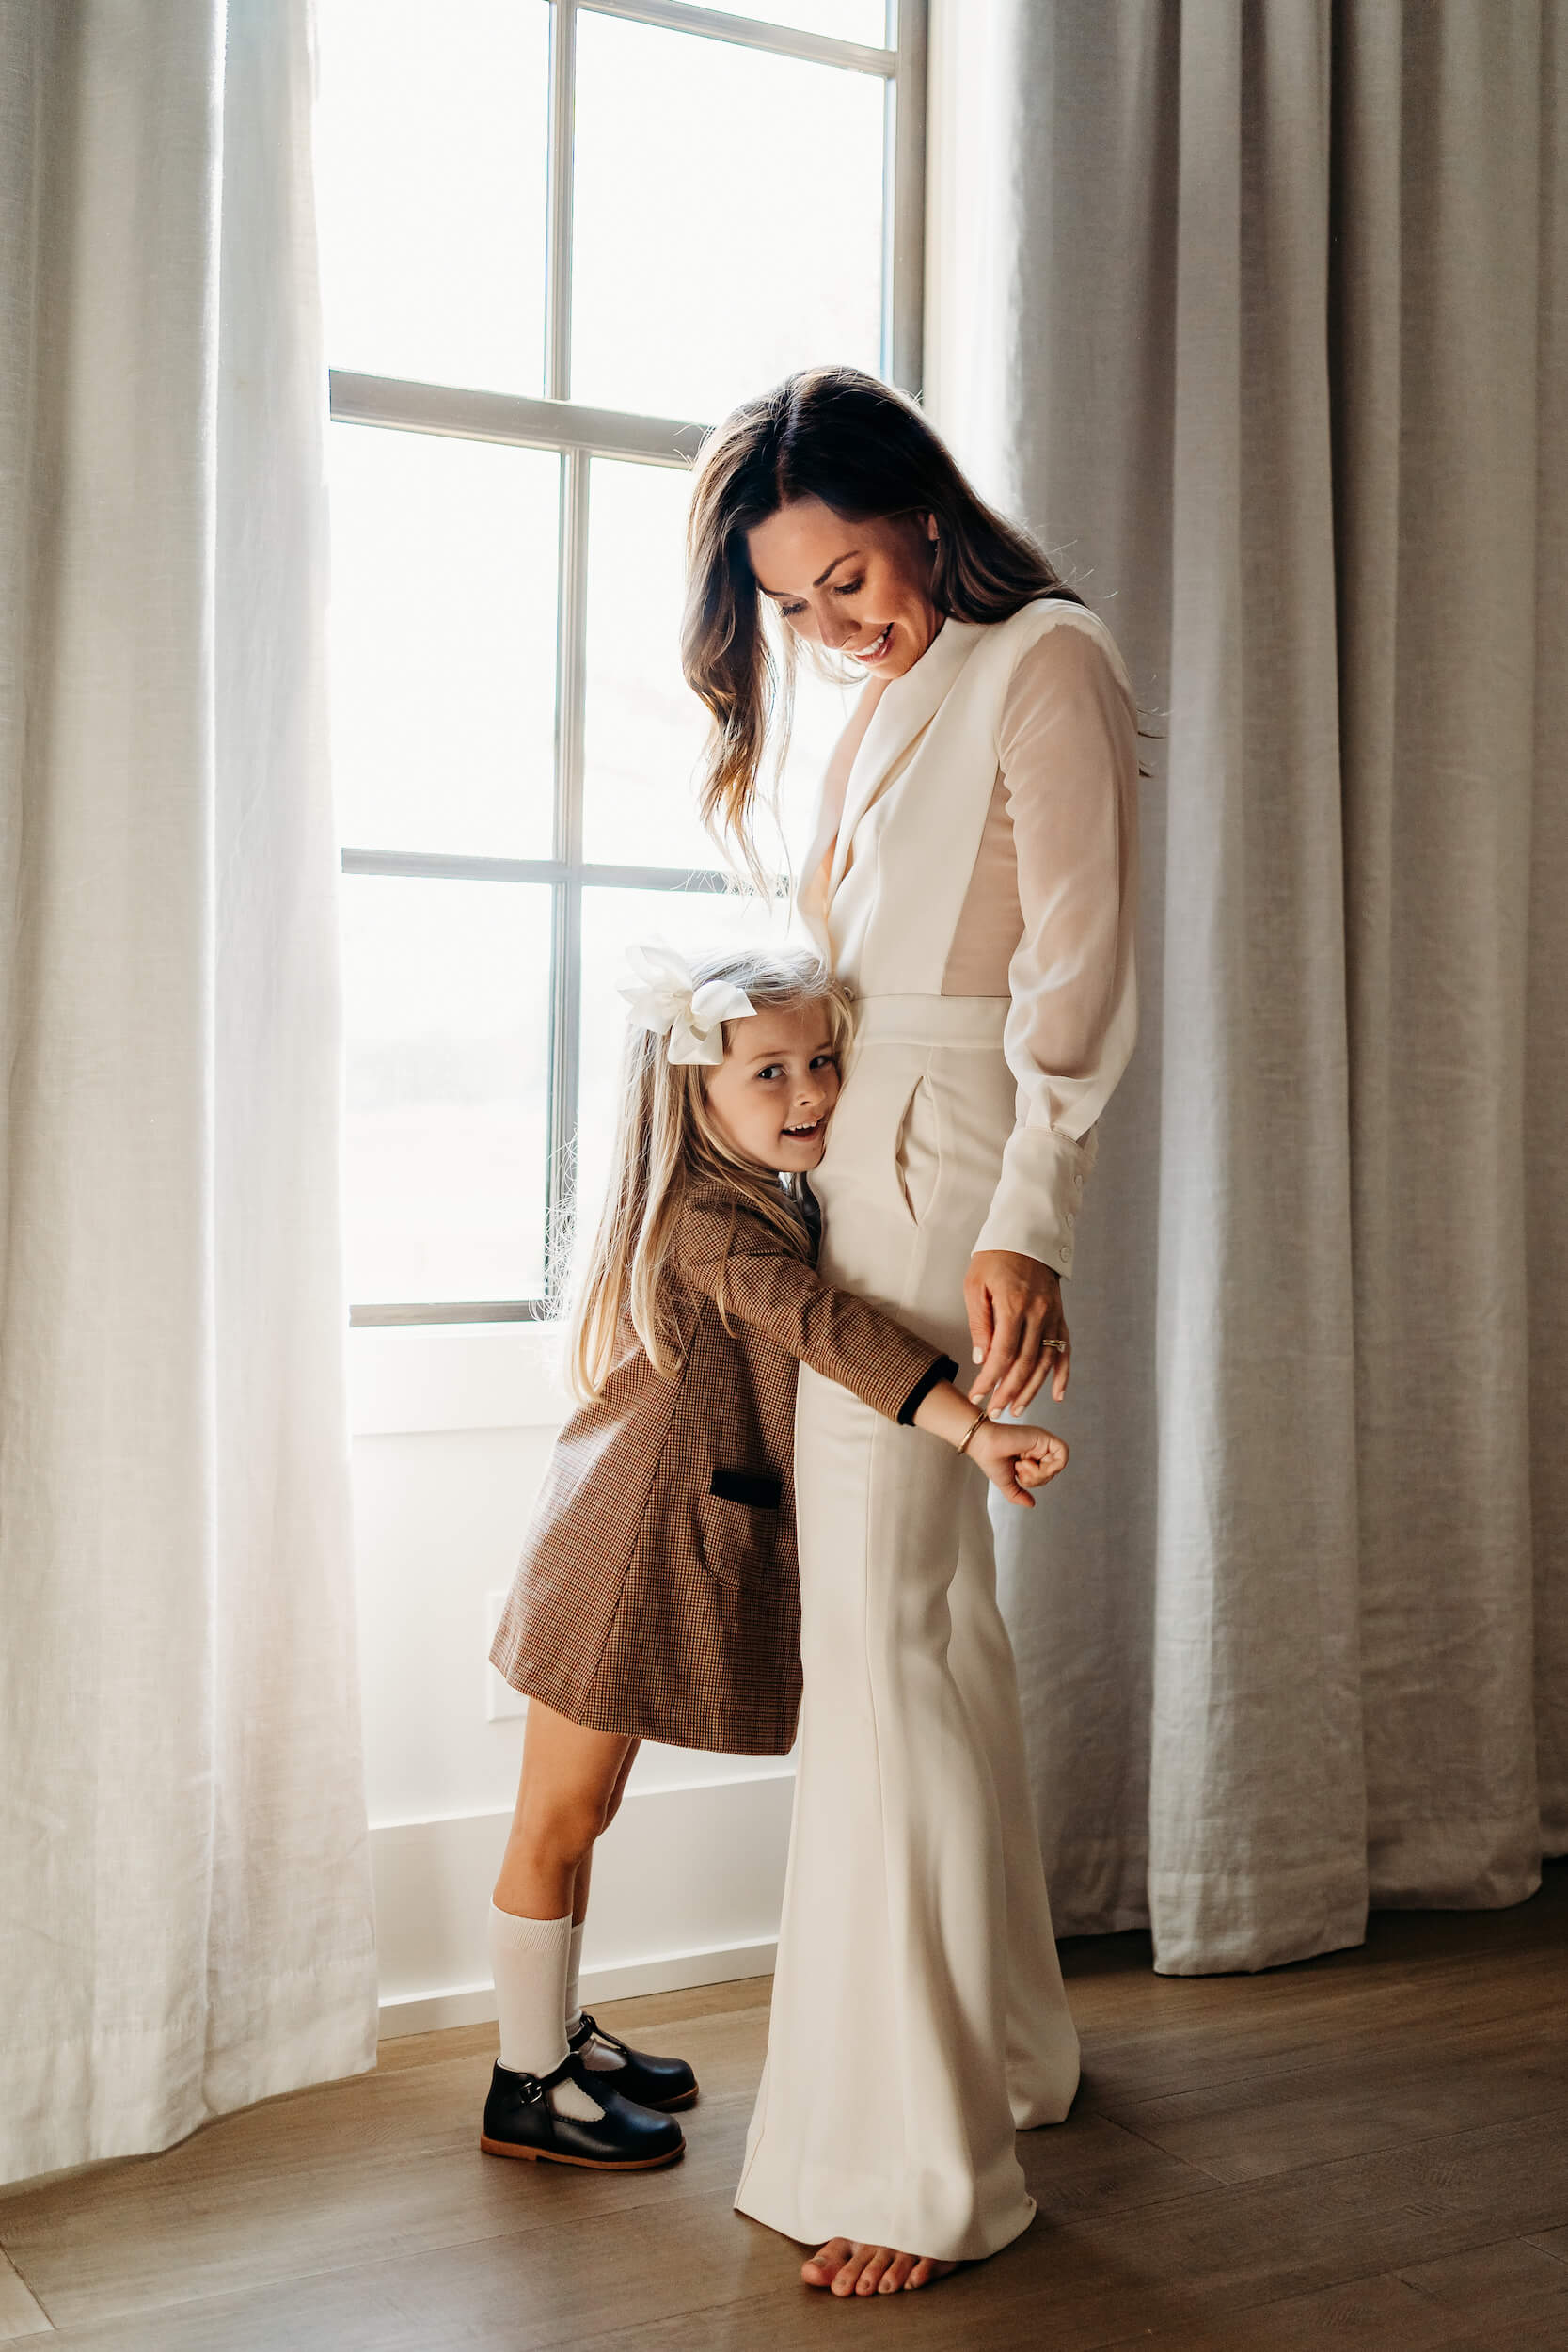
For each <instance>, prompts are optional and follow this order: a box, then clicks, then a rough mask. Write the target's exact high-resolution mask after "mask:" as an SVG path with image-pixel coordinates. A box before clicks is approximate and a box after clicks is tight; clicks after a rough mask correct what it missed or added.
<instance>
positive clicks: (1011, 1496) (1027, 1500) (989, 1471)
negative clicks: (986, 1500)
mask: <svg viewBox="0 0 1568 2352" xmlns="http://www.w3.org/2000/svg"><path fill="white" fill-rule="evenodd" d="M966 1450H967V1452H968V1453H969V1454H971V1455H972V1457H973V1458H974V1460H975V1461H976V1462H978V1463H979V1465H980V1468H981V1469H982V1470H984V1471H985V1473H986V1476H987V1477H988V1478H989V1479H990V1483H991V1485H992V1486H994V1487H995V1488H996V1490H997V1492H998V1494H1003V1495H1006V1498H1007V1501H1008V1502H1019V1503H1022V1506H1023V1508H1024V1509H1025V1510H1026V1511H1032V1510H1033V1509H1034V1507H1035V1498H1034V1496H1033V1495H1032V1494H1029V1493H1026V1492H1025V1489H1026V1488H1027V1487H1031V1486H1047V1485H1048V1484H1049V1483H1050V1481H1051V1480H1052V1479H1053V1478H1056V1477H1059V1476H1060V1475H1061V1473H1062V1471H1063V1470H1066V1468H1067V1447H1066V1445H1065V1444H1064V1443H1063V1441H1062V1439H1061V1438H1057V1437H1053V1435H1052V1433H1051V1431H1050V1430H1049V1429H1029V1428H1019V1427H1017V1426H1010V1425H1009V1424H1008V1423H1007V1422H1000V1421H988V1422H981V1424H980V1426H979V1428H978V1429H976V1431H975V1432H974V1437H973V1438H971V1439H970V1441H969V1445H968V1448H967V1449H966Z"/></svg>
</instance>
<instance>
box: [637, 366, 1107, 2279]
mask: <svg viewBox="0 0 1568 2352" xmlns="http://www.w3.org/2000/svg"><path fill="white" fill-rule="evenodd" d="M688 558H689V586H688V597H687V612H686V623H685V632H684V644H683V652H684V664H685V669H686V675H687V677H688V679H689V683H690V684H691V685H692V686H693V688H694V689H695V690H696V691H697V692H698V693H699V694H700V695H701V696H702V698H703V700H704V702H705V704H706V706H707V707H708V709H709V711H710V712H711V714H712V717H713V720H714V724H715V731H714V738H713V744H712V749H711V753H710V759H709V767H708V771H707V774H706V777H705V785H704V793H703V799H704V809H705V815H706V816H707V817H708V818H709V820H710V822H712V823H714V824H716V825H717V826H718V827H720V828H721V829H723V830H725V831H727V833H728V834H729V835H730V837H731V838H732V839H733V840H734V841H735V842H736V845H737V847H738V849H739V850H740V853H741V855H742V856H743V857H745V858H748V859H749V860H750V862H751V863H752V867H753V870H754V869H755V867H756V865H757V862H758V861H757V856H756V851H755V850H754V848H753V847H752V816H753V810H754V806H755V800H756V795H757V792H758V789H759V776H760V772H761V769H762V765H763V759H764V754H765V750H766V748H767V745H768V720H769V715H770V704H771V702H772V700H773V695H772V688H773V685H774V681H775V675H776V671H777V667H778V665H777V664H776V663H775V661H774V660H773V658H772V656H771V655H770V653H769V650H768V632H767V626H766V624H765V618H764V615H765V613H766V612H767V611H768V609H769V608H771V610H772V612H774V613H775V614H776V615H777V616H778V617H779V619H780V621H781V622H782V624H783V632H784V673H785V689H784V696H783V700H784V704H785V705H787V676H788V666H789V660H790V653H791V641H792V640H797V639H798V640H803V641H805V642H806V643H807V644H815V645H817V646H820V647H822V648H825V649H826V650H827V651H828V652H830V653H833V654H838V655H842V656H845V657H847V660H849V661H850V662H851V663H853V664H855V665H857V666H858V668H860V669H861V670H863V672H864V673H865V676H866V685H865V688H864V691H863V695H862V697H861V700H860V703H859V705H858V707H857V708H856V710H855V713H854V716H853V718H852V719H851V721H850V723H849V725H848V727H847V730H846V732H845V735H844V738H843V739H842V741H841V742H840V744H839V747H838V750H837V752H836V754H835V755H834V757H833V759H832V763H831V765H830V769H829V773H828V776H827V779H826V782H825V785H824V789H823V799H822V809H821V819H820V823H819V827H818V831H817V835H816V840H815V842H814V844H813V846H812V849H811V850H810V852H809V853H808V855H807V858H806V860H805V864H804V867H803V869H802V875H801V882H800V910H801V913H802V914H803V916H804V917H805V920H806V922H807V923H808V925H809V926H810V928H811V930H813V932H814V933H815V935H816V939H817V941H818V944H819V945H820V946H821V947H822V948H823V950H824V952H825V953H826V954H827V955H828V957H829V959H830V961H832V964H833V966H834V968H835V970H836V971H837V972H838V973H839V974H840V975H841V976H842V977H844V978H845V979H846V980H847V982H848V983H849V984H850V987H851V989H852V991H853V993H854V994H855V995H856V997H857V998H858V999H859V1006H858V1015H857V1023H856V1040H855V1046H854V1050H853V1055H852V1057H851V1060H850V1064H849V1067H848V1070H847V1073H846V1084H845V1088H844V1091H843V1095H842V1098H841V1101H840V1104H839V1108H838V1111H837V1113H836V1116H835V1122H834V1126H833V1129H832V1136H831V1138H830V1141H829V1144H828V1148H827V1153H826V1156H825V1158H824V1160H823V1162H822V1165H821V1167H820V1169H819V1170H818V1172H817V1174H816V1177H815V1178H814V1179H813V1182H814V1185H815V1188H816V1192H817V1194H818V1196H819V1198H820V1200H821V1201H822V1205H823V1208H824V1211H825V1248H824V1254H823V1271H824V1275H825V1279H828V1280H830V1281H832V1282H834V1283H837V1284H842V1285H843V1286H844V1287H846V1288H847V1289H850V1290H854V1291H859V1292H860V1293H862V1294H863V1295H864V1296H866V1297H867V1298H870V1299H871V1300H873V1301H874V1302H875V1303H876V1304H878V1305H879V1306H881V1307H884V1308H886V1309H887V1310H888V1311H890V1312H892V1313H894V1314H895V1315H897V1316H898V1317H899V1318H901V1319H902V1320H903V1321H904V1322H905V1323H907V1324H909V1325H910V1326H911V1327H913V1328H914V1329H915V1330H916V1331H918V1332H919V1333H920V1334H921V1336H922V1337H923V1338H925V1339H927V1340H929V1341H930V1342H931V1343H933V1344H935V1345H937V1346H939V1347H942V1348H943V1349H945V1350H946V1351H947V1352H948V1353H949V1354H951V1355H953V1356H955V1357H958V1358H959V1359H960V1360H962V1359H963V1358H964V1357H965V1356H966V1355H968V1356H969V1357H970V1358H971V1359H972V1360H973V1362H974V1366H975V1373H974V1393H975V1394H976V1396H981V1395H985V1394H987V1393H988V1392H989V1394H990V1402H991V1409H992V1411H993V1412H995V1411H1000V1410H1003V1409H1006V1408H1007V1407H1009V1406H1010V1407H1013V1408H1021V1407H1022V1406H1024V1405H1026V1404H1027V1403H1028V1401H1029V1399H1030V1398H1031V1397H1032V1396H1033V1395H1034V1394H1035V1392H1036V1391H1037V1389H1038V1388H1039V1386H1040V1385H1041V1383H1042V1382H1043V1381H1044V1380H1046V1379H1047V1378H1048V1377H1050V1378H1052V1380H1053V1394H1054V1395H1055V1396H1056V1397H1057V1398H1058V1399H1059V1398H1060V1397H1061V1396H1062V1395H1063V1394H1064V1393H1065V1391H1066V1389H1067V1383H1068V1375H1069V1362H1070V1350H1069V1338H1068V1329H1067V1323H1066V1319H1065V1316H1064V1312H1063V1307H1062V1298H1061V1288H1060V1277H1061V1276H1063V1275H1066V1274H1068V1273H1069V1271H1070V1269H1071V1264H1072V1235H1073V1225H1074V1219H1075V1216H1076V1214H1077V1209H1078V1204H1079V1201H1080V1199H1081V1197H1082V1193H1083V1187H1084V1183H1085V1177H1086V1176H1087V1174H1088V1171H1089V1168H1090V1167H1091V1165H1092V1161H1093V1155H1094V1124H1095V1121H1096V1120H1098V1118H1099V1116H1100V1113H1101V1110H1102V1109H1103V1107H1104V1105H1105V1103H1106V1101H1107V1099H1108V1098H1109V1096H1110V1093H1111V1091H1112V1089H1113V1088H1114V1087H1115V1085H1116V1082H1117V1078H1118V1077H1119V1076H1120V1074H1121V1072H1122V1070H1123V1069H1124V1068H1125V1066H1126V1063H1127V1060H1128V1057H1129V1056H1130V1054H1131V1052H1132V1041H1133V1034H1134V1029H1135V1025H1136V1006H1135V996H1134V984H1133V969H1132V898H1133V889H1134V822H1135V814H1136V787H1137V755H1136V721H1135V717H1134V712H1133V706H1132V696H1131V693H1130V691H1129V689H1128V685H1127V680H1126V676H1125V674H1124V672H1123V670H1122V667H1121V663H1120V660H1119V659H1118V657H1117V651H1116V648H1115V645H1114V644H1113V643H1112V641H1111V639H1110V636H1109V634H1108V633H1107V631H1106V630H1105V629H1104V628H1103V627H1102V626H1101V623H1100V622H1099V621H1097V620H1096V619H1095V618H1094V617H1093V616H1092V615H1091V614H1090V613H1088V612H1085V609H1084V608H1083V606H1082V605H1081V604H1079V602H1078V601H1077V599H1076V598H1075V597H1073V596H1071V594H1070V592H1069V591H1068V590H1067V589H1065V588H1064V587H1063V586H1062V584H1061V582H1060V581H1059V580H1057V579H1056V577H1055V575H1054V574H1053V571H1052V570H1051V568H1050V566H1049V565H1048V564H1046V563H1045V561H1044V559H1043V558H1042V557H1041V555H1040V554H1039V552H1038V550H1037V548H1035V547H1034V546H1033V544H1032V543H1031V542H1030V541H1029V540H1028V539H1027V538H1026V537H1025V536H1024V534H1023V533H1022V532H1019V531H1017V530H1015V529H1014V528H1013V527H1012V526H1011V525H1010V524H1008V523H1007V522H1006V521H1005V520H1004V519H1003V518H1002V517H1001V516H998V515H996V514H995V513H993V512H992V511H991V510H990V508H989V507H987V506H986V505H985V504H984V503H983V501H981V500H980V499H979V498H978V497H977V496H976V495H975V493H974V490H973V489H972V488H971V486H970V485H969V484H968V483H967V482H965V480H964V479H963V476H962V475H961V474H960V473H959V471H958V468H957V467H956V466H955V465H954V463H953V460H952V459H951V457H950V456H949V455H948V453H947V452H946V450H945V449H944V448H943V446H942V443H941V442H940V441H939V440H938V439H937V437H936V436H935V435H934V434H933V433H932V432H931V430H930V428H929V427H928V426H927V424H926V422H925V421H924V420H923V419H922V417H921V416H920V414H919V412H918V410H917V409H915V408H914V407H913V406H912V405H911V404H910V403H909V402H907V401H905V400H903V399H901V398H900V397H899V396H898V395H896V394H895V393H893V392H891V391H889V390H888V389H886V388H885V387H884V386H882V385H880V384H879V383H877V382H876V381H875V379H873V378H871V377H868V376H864V375H861V374H859V373H855V372H853V371H850V370H847V369H832V370H824V371H819V372H815V373H810V374H806V375H800V376H795V377H792V378H791V379H790V380H789V381H788V382H787V383H785V384H784V385H783V386H782V387H781V388H780V389H778V390H777V391H776V392H773V393H770V394H769V395H768V396H767V397H766V398H765V399H763V400H759V401H753V402H750V403H748V404H747V405H744V406H743V407H741V408H738V409H736V411H735V412H734V414H733V415H732V416H731V417H729V418H728V419H727V420H726V421H725V422H724V423H723V424H722V425H721V426H720V428H719V430H718V431H717V433H716V434H715V435H714V436H713V437H712V439H711V440H710V441H709V442H708V444H707V446H706V448H705V451H704V453H703V457H702V460H701V463H700V466H699V469H698V474H697V479H696V484H695V487H694V491H693V499H692V506H691V519H690V525H689V547H688ZM796 1463H797V1470H796V1477H797V1507H798V1512H799V1534H800V1582H801V1660H802V1665H803V1668H804V1677H805V1698H804V1706H803V1710H802V1716H801V1728H800V1771H799V1778H798V1783H797V1793H796V1804H795V1820H794V1829H793V1833H792V1837H791V1844H790V1859H789V1868H788V1874H787V1878H786V1883H785V1890H784V1918H783V1922H782V1927H781V1931H780V1940H779V1955H778V1965H777V1973H776V1976H775V1979H774V1991H773V2008H772V2020H771V2026H770V2032H769V2041H768V2064H767V2068H766V2071H765V2074H764V2077H763V2083H762V2088H761V2090H760V2092H759V2094H758V2099H757V2106H756V2112H755V2114H754V2116H753V2119H752V2132H751V2137H750V2140H749V2143H748V2148H747V2157H746V2166H745V2170H744V2173H743V2176H742V2179H741V2184H740V2187H739V2190H738V2191H737V2194H736V2204H737V2206H738V2207H739V2209H740V2210H741V2211H742V2212H743V2213H747V2214H750V2215H752V2216H753V2217H755V2218H756V2219H758V2220H761V2221H765V2222H767V2223H768V2224H769V2225H770V2226H771V2227H773V2228H774V2229H777V2230H780V2231H783V2232H784V2233H786V2234H787V2235H789V2236H790V2237H793V2238H796V2239H800V2240H807V2241H810V2242H811V2243H813V2244H814V2245H816V2246H817V2247H818V2248H819V2249H820V2250H819V2251H818V2252H817V2253H816V2255H815V2256H814V2257H813V2258H812V2260H810V2261H808V2262H807V2264H806V2265H805V2266H804V2270H803V2272H802V2276H803V2278H804V2279H805V2280H806V2282H807V2283H808V2284H810V2285H814V2286H831V2287H832V2290H833V2292H834V2293H836V2294H841V2295H842V2294H850V2293H855V2294H861V2295H866V2294H870V2293H873V2292H875V2291H881V2292H884V2293H885V2292H890V2291H892V2290H893V2289H894V2288H895V2287H901V2286H922V2285H925V2284H926V2283H927V2282H928V2281H929V2280H931V2279H933V2278H936V2277H939V2276H942V2275H943V2274H944V2273H945V2272H946V2271H948V2270H951V2269H952V2268H953V2266H954V2265H955V2264H956V2263H957V2262H958V2261H962V2260H972V2259H974V2258H976V2257H979V2256H983V2255H987V2254H990V2253H994V2252H995V2251H996V2250H997V2249H999V2248H1000V2247H1002V2246H1005V2245H1006V2244H1007V2243H1008V2242H1009V2241H1010V2240H1011V2239H1012V2238H1013V2237H1015V2236H1017V2234H1018V2233H1019V2232H1020V2231H1021V2230H1022V2229H1024V2228H1025V2227H1026V2226H1027V2224H1028V2222H1029V2220H1030V2218H1031V2217H1032V2215H1033V2212H1034V2205H1033V2201H1032V2200H1031V2198H1030V2197H1029V2194H1028V2191H1027V2189H1026V2188H1025V2186H1024V2182H1023V2174H1022V2168H1021V2167H1020V2165H1019V2162H1018V2157H1017V2152H1016V2149H1015V2147H1014V2141H1013V2134H1014V2130H1015V2128H1022V2129H1027V2128H1029V2127H1031V2126H1033V2125H1035V2124H1039V2123H1046V2122H1059V2121H1060V2120H1061V2118H1062V2117H1063V2116H1064V2115H1065V2114H1066V2113H1067V2110H1068V2107H1069V2105H1070V2103H1071V2100H1072V2096H1073V2092H1074V2090H1075V2089H1076V2086H1077V2079H1078V2044H1077V2037H1076V2035H1075V2033H1074V2031H1073V2026H1072V2022H1071V2019H1070V2017H1069V2013H1068V2009H1067V2003H1066V1998H1065V1996H1064V1994H1063V1990H1062V1980H1061V1974H1060V1970H1059V1968H1058V1965H1057V1961H1056V1951H1055V1945H1054V1941H1053V1935H1052V1929H1051V1915H1050V1910H1049V1907H1048V1904H1047V1899H1046V1890H1045V1881H1044V1876H1043V1873H1042V1870H1041V1867H1040V1859H1039V1850H1038V1845H1037V1837H1036V1833H1035V1826H1034V1819H1033V1812H1032V1808H1031V1804H1030V1798H1029V1790H1028V1784H1027V1779H1026V1773H1025V1765H1024V1755H1023V1740H1022V1725H1021V1721H1020V1713H1019V1701H1018V1685H1017V1677H1016V1674H1015V1671H1014V1666H1013V1660H1012V1652H1011V1648H1010V1646H1009V1644H1008V1641H1007V1635H1006V1629H1005V1628H1004V1626H1003V1623H1002V1619H1001V1616H1000V1614H999V1613H998V1610H997V1606H996V1595H995V1568H994V1561H993V1556H992V1549H991V1538H990V1522H989V1519H988V1518H987V1514H986V1508H985V1500H984V1491H983V1488H982V1486H981V1485H980V1482H979V1481H978V1480H976V1479H975V1478H974V1476H973V1474H972V1473H971V1472H970V1471H969V1470H967V1469H966V1467H965V1465H964V1464H962V1463H961V1462H959V1461H958V1460H957V1458H956V1457H955V1456H953V1455H952V1454H950V1453H947V1452H944V1451H943V1450H942V1449H941V1448H939V1447H937V1446H934V1445H927V1444H925V1443H924V1441H921V1442H920V1443H919V1444H917V1445H913V1446H907V1447H906V1449H905V1450H904V1452H903V1453H902V1454H895V1452H894V1451H893V1450H892V1449H890V1448H889V1447H888V1445H887V1444H886V1442H885V1440H884V1438H883V1436H882V1433H881V1429H880V1426H879V1422H878V1421H877V1418H876V1416H875V1415H874V1414H870V1413H868V1412H866V1411H865V1409H864V1408H863V1406H860V1405H859V1404H858V1403H857V1402H856V1401H855V1400H854V1399H853V1398H851V1397H847V1396H846V1395H845V1394H844V1393H843V1391H840V1390H837V1389H835V1388H834V1387H833V1385H832V1383H831V1382H828V1381H824V1380H820V1379H818V1378H816V1376H815V1375H813V1374H812V1373H811V1372H810V1371H809V1370H802V1373H801V1375H800V1398H799V1405H798V1408H797V1425H796Z"/></svg>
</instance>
